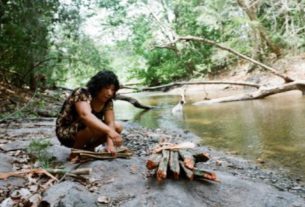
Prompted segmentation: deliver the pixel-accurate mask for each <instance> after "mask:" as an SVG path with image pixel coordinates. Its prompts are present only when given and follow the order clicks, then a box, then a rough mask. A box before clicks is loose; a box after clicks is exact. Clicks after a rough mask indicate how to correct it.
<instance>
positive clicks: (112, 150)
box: [106, 137, 116, 156]
mask: <svg viewBox="0 0 305 207" xmlns="http://www.w3.org/2000/svg"><path fill="white" fill-rule="evenodd" d="M106 151H107V152H109V153H111V154H112V156H115V155H116V151H115V148H114V145H113V142H112V139H111V138H109V137H108V138H107V143H106Z"/></svg>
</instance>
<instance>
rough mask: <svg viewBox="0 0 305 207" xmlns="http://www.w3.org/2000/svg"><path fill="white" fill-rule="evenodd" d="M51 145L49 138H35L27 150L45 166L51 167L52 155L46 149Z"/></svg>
mask: <svg viewBox="0 0 305 207" xmlns="http://www.w3.org/2000/svg"><path fill="white" fill-rule="evenodd" d="M50 146H52V144H51V142H50V140H48V139H35V140H32V141H31V143H30V144H29V146H28V148H27V151H28V153H30V154H31V155H33V156H34V157H35V158H36V159H37V160H38V161H39V162H40V164H41V165H42V167H43V168H49V167H50V165H51V163H52V157H51V156H50V155H49V154H48V153H46V151H47V149H48V148H49V147H50Z"/></svg>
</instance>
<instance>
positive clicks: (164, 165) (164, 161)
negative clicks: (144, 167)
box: [157, 150, 169, 181]
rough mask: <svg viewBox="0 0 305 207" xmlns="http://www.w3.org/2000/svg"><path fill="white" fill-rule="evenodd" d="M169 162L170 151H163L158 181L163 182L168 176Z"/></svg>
mask: <svg viewBox="0 0 305 207" xmlns="http://www.w3.org/2000/svg"><path fill="white" fill-rule="evenodd" d="M168 161H169V151H168V150H162V159H161V161H160V164H159V167H158V170H157V180H158V181H162V180H164V179H165V178H166V176H167V166H168Z"/></svg>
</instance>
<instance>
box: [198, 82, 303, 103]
mask: <svg viewBox="0 0 305 207" xmlns="http://www.w3.org/2000/svg"><path fill="white" fill-rule="evenodd" d="M291 90H300V91H302V93H303V95H304V93H305V81H294V82H290V83H286V84H283V85H278V86H274V87H269V88H266V87H265V88H260V89H259V90H257V91H254V92H249V93H244V94H239V95H233V96H227V97H222V98H216V99H210V100H204V101H199V102H195V103H194V104H193V105H205V104H215V103H225V102H234V101H246V100H254V99H261V98H265V97H267V96H270V95H274V94H278V93H283V92H287V91H291Z"/></svg>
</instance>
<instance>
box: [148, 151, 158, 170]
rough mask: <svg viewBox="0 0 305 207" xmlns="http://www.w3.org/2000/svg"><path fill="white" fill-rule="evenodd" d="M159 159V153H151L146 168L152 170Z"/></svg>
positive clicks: (156, 165)
mask: <svg viewBox="0 0 305 207" xmlns="http://www.w3.org/2000/svg"><path fill="white" fill-rule="evenodd" d="M161 159H162V155H161V154H152V155H151V156H150V157H149V158H148V160H147V162H146V168H147V169H149V170H153V169H155V168H157V167H158V166H159V163H160V161H161Z"/></svg>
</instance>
